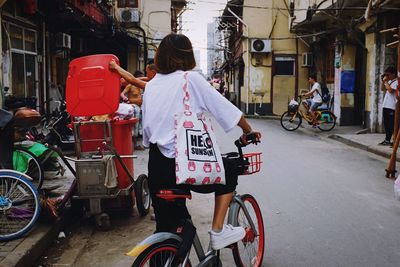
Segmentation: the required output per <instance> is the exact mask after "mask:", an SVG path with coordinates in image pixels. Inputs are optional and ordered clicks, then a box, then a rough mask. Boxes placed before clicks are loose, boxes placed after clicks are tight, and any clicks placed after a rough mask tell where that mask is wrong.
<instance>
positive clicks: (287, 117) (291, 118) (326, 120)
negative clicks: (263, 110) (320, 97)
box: [280, 96, 336, 132]
mask: <svg viewBox="0 0 400 267" xmlns="http://www.w3.org/2000/svg"><path fill="white" fill-rule="evenodd" d="M298 100H299V101H298V102H297V101H295V100H292V101H290V103H289V105H288V111H286V112H284V113H283V114H282V116H281V119H280V122H281V125H282V127H283V129H285V130H287V131H295V130H297V129H298V128H299V127H300V125H301V123H302V121H303V119H304V120H306V121H307V122H308V124H310V125H313V123H314V121H313V119H312V118H311V117H309V116H307V114H305V113H304V112H303V111H302V110H300V104H299V103H301V100H302V96H299V97H298ZM315 119H316V126H317V127H318V129H320V130H321V131H324V132H327V131H330V130H332V129H333V128H334V127H335V125H336V116H335V114H333V112H332V111H330V109H329V108H328V107H327V108H318V109H317V110H316V111H315Z"/></svg>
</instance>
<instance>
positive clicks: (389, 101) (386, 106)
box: [379, 66, 397, 146]
mask: <svg viewBox="0 0 400 267" xmlns="http://www.w3.org/2000/svg"><path fill="white" fill-rule="evenodd" d="M396 89H397V71H396V68H395V67H392V66H391V67H388V68H386V70H385V73H384V74H383V75H382V85H381V90H382V91H386V94H385V98H384V99H383V105H382V107H383V112H382V113H383V125H384V126H385V133H386V136H385V140H383V141H382V142H380V143H379V145H383V146H387V145H391V144H392V143H391V139H392V134H393V128H394V112H395V109H396V102H397V100H396Z"/></svg>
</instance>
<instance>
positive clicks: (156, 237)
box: [126, 192, 258, 267]
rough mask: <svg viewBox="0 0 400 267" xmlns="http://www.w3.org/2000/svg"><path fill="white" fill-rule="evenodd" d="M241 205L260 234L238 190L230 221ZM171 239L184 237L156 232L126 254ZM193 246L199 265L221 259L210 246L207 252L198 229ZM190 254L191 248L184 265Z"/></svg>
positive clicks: (183, 264)
mask: <svg viewBox="0 0 400 267" xmlns="http://www.w3.org/2000/svg"><path fill="white" fill-rule="evenodd" d="M239 206H240V207H241V208H242V209H243V211H244V214H245V216H246V218H247V220H248V221H249V223H250V226H251V228H252V230H253V231H254V233H255V235H258V231H257V229H256V227H255V225H254V222H253V220H252V218H251V216H250V214H249V211H248V210H247V208H246V205H245V204H244V202H243V201H242V199H241V195H238V194H236V192H234V196H233V198H232V201H231V203H230V205H229V214H228V222H229V223H233V222H234V220H235V215H236V212H237V210H238V208H239ZM189 222H190V223H192V224H193V222H192V221H191V220H189ZM169 239H173V240H176V241H177V242H178V243H181V242H182V241H183V239H182V237H180V236H179V235H177V234H175V233H170V232H160V233H155V234H152V235H151V236H149V237H147V238H146V239H145V240H143V241H142V242H140V243H139V244H137V245H136V246H135V247H134V248H133V249H132V250H131V251H130V252H128V253H126V255H128V256H132V257H137V256H139V255H140V254H141V253H142V252H143V251H144V250H146V249H147V248H148V247H150V246H152V245H154V244H157V243H162V242H164V241H166V240H169ZM192 246H193V248H194V250H195V252H196V255H197V258H198V260H199V264H198V265H197V267H205V266H209V265H210V264H211V263H215V261H218V260H219V251H216V250H212V249H211V248H210V247H209V248H208V250H207V252H205V251H204V248H203V246H202V244H201V242H200V238H199V236H198V234H197V231H196V233H195V236H194V239H193V243H192ZM189 256H190V250H189V251H188V253H187V254H186V256H185V258H184V260H183V262H182V266H186V263H187V262H188V260H189Z"/></svg>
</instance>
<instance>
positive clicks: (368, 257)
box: [37, 120, 400, 267]
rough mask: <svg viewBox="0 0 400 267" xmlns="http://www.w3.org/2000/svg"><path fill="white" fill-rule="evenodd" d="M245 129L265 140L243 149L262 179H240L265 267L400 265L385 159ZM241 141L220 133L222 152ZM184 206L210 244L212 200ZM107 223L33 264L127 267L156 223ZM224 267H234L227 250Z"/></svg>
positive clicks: (83, 228)
mask: <svg viewBox="0 0 400 267" xmlns="http://www.w3.org/2000/svg"><path fill="white" fill-rule="evenodd" d="M250 123H251V125H252V127H253V129H257V130H260V131H261V132H262V133H263V138H262V143H261V144H259V145H258V146H257V147H249V148H246V151H262V152H263V158H262V160H263V165H262V170H261V172H260V173H258V174H255V175H253V176H242V177H240V181H239V183H240V184H239V186H238V190H237V191H238V192H239V193H251V194H252V195H254V196H255V197H256V199H257V201H258V202H259V205H260V207H261V209H262V212H263V217H264V224H265V232H266V249H265V257H264V263H263V266H398V263H399V262H400V251H399V247H400V232H399V231H398V222H399V217H400V204H399V202H397V201H396V200H395V199H394V197H393V181H392V180H389V179H386V178H384V173H383V170H384V168H385V165H386V163H387V160H386V159H385V158H383V157H379V156H375V155H372V154H370V153H368V152H364V151H361V150H358V149H354V148H350V147H349V146H346V145H344V144H341V143H338V142H336V141H333V140H330V139H326V138H319V137H318V136H317V137H315V136H310V135H307V134H304V132H303V131H301V130H300V131H296V132H286V131H284V130H283V129H282V128H281V127H280V125H279V121H273V120H250ZM315 131H316V133H319V131H318V130H315ZM239 135H240V130H239V128H237V129H235V130H234V131H232V132H231V133H229V134H225V133H223V132H222V131H221V130H218V133H217V136H218V137H219V141H220V146H221V149H222V151H224V152H228V151H233V150H234V145H233V140H234V139H235V138H237V137H238V136H239ZM146 152H147V151H145V152H141V153H136V154H137V155H138V159H137V160H136V161H135V168H136V169H135V172H136V175H138V174H140V173H142V172H145V167H146ZM189 206H190V209H191V212H192V215H193V221H194V223H195V225H196V227H197V228H198V231H199V233H200V236H201V239H202V243H203V245H207V244H208V233H207V231H208V230H209V227H210V222H211V217H212V210H213V209H212V207H213V196H212V195H198V194H196V195H195V196H194V199H192V200H191V201H189ZM112 224H113V228H112V230H111V231H108V232H97V231H96V230H94V225H93V224H91V223H90V221H83V220H82V221H79V222H78V221H77V222H75V223H74V226H72V227H70V228H69V229H70V230H67V231H66V235H67V238H66V239H62V238H61V239H58V240H57V242H56V243H55V244H54V246H52V248H51V249H49V250H48V252H47V253H46V255H43V257H42V259H41V262H39V263H38V264H37V265H42V266H99V267H101V266H131V264H132V262H133V258H130V257H128V256H125V255H124V253H126V252H128V251H129V250H130V249H131V248H132V247H133V246H134V245H135V244H137V243H138V242H139V241H140V240H142V239H144V238H145V237H146V236H148V235H149V234H151V233H152V231H153V230H154V222H152V221H151V220H150V216H147V217H145V218H139V217H138V215H137V212H136V213H135V214H134V216H132V217H130V218H123V217H112ZM192 255H193V254H192ZM195 262H196V261H195V260H194V261H193V263H195ZM223 263H224V266H234V262H233V257H232V255H231V253H230V251H229V250H228V249H225V251H224V253H223Z"/></svg>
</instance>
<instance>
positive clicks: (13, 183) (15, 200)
mask: <svg viewBox="0 0 400 267" xmlns="http://www.w3.org/2000/svg"><path fill="white" fill-rule="evenodd" d="M31 180H32V179H31V178H30V177H29V176H27V175H25V174H23V173H21V172H18V171H14V170H8V169H1V170H0V241H2V242H3V241H8V240H11V239H15V238H19V237H21V236H23V235H24V234H26V233H27V232H29V231H30V230H31V229H32V227H33V226H34V225H35V223H36V221H37V219H38V217H39V214H40V203H39V194H38V192H37V190H36V188H35V187H34V186H33V185H32V183H31Z"/></svg>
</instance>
